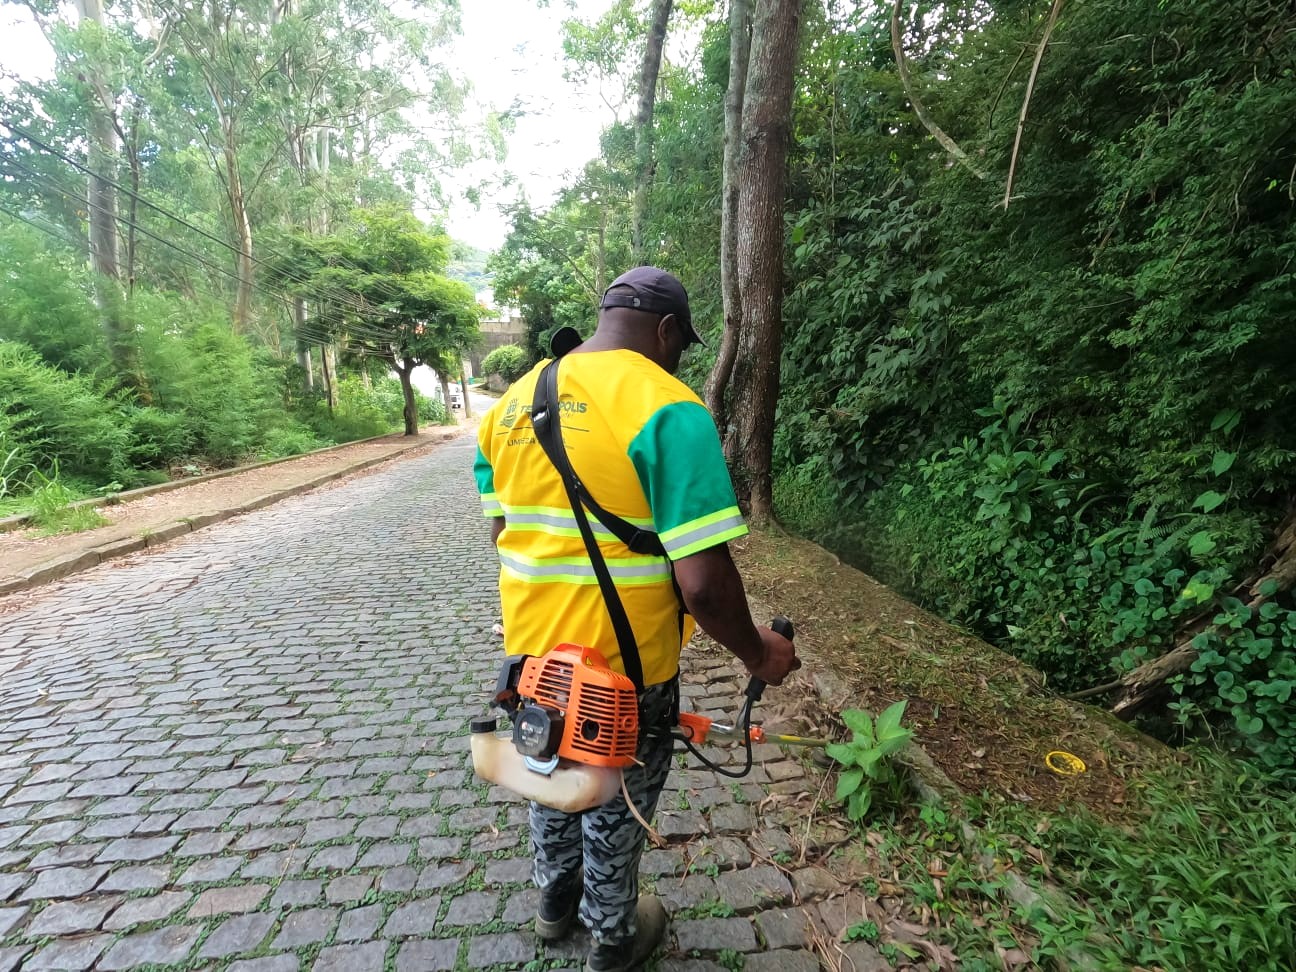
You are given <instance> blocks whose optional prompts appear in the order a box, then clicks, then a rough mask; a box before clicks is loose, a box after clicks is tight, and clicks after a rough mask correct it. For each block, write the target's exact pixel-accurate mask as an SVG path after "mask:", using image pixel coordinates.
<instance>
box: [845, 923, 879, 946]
mask: <svg viewBox="0 0 1296 972" xmlns="http://www.w3.org/2000/svg"><path fill="white" fill-rule="evenodd" d="M880 934H881V932H880V931H879V929H878V926H877V923H876V922H872V921H857V922H856V923H855V924H853V925H851V926H850V927H849V928H847V929H846V931H845V932H843V933H842V938H843V939H845V940H846V941H848V942H876V941H877V940H878V935H880Z"/></svg>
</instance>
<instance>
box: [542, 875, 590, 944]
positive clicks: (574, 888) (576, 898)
mask: <svg viewBox="0 0 1296 972" xmlns="http://www.w3.org/2000/svg"><path fill="white" fill-rule="evenodd" d="M583 888H584V873H583V872H580V871H578V872H577V873H576V877H575V878H574V879H573V880H572V881H570V882H567V881H564V882H562V883H561V884H558V885H555V886H554V887H552V888H550V889H549V890H548V891H541V892H540V908H539V909H538V911H537V912H536V920H535V933H536V938H539V939H543V940H544V941H546V942H556V941H558V940H560V939H563V938H566V937H567V933H568V932H569V931H571V926H572V922H574V921H575V920H576V911H577V909H579V908H580V902H581V892H582V890H583Z"/></svg>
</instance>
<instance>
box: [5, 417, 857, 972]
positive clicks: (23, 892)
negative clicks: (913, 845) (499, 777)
mask: <svg viewBox="0 0 1296 972" xmlns="http://www.w3.org/2000/svg"><path fill="white" fill-rule="evenodd" d="M471 448H472V444H471V437H465V438H463V439H461V440H457V441H455V442H453V443H451V444H450V445H448V446H446V447H444V448H442V449H439V450H437V451H435V452H433V453H432V454H431V455H429V456H426V457H422V458H419V459H415V460H411V461H409V462H405V463H401V464H398V465H396V466H394V467H392V468H390V469H387V470H384V471H382V472H381V473H378V474H375V475H370V476H366V477H362V478H358V479H356V480H353V481H351V482H348V483H346V484H344V485H342V486H340V487H338V488H334V489H329V490H325V491H320V492H316V493H313V494H309V495H306V496H302V497H297V498H294V499H292V500H288V501H285V502H283V503H281V504H278V505H276V506H273V507H271V508H268V509H265V510H261V511H258V512H256V513H253V514H249V515H247V516H244V517H241V518H238V519H236V520H233V521H229V522H227V523H224V524H221V525H218V526H214V527H212V528H210V529H207V530H204V531H202V532H201V533H198V534H195V535H193V536H191V537H188V538H186V539H184V540H181V541H178V542H176V543H174V544H172V545H170V546H168V547H166V548H163V549H162V550H161V552H158V553H153V554H149V555H147V556H134V557H131V558H128V559H125V560H122V561H118V562H116V563H114V564H113V565H110V566H105V567H100V568H97V569H94V570H91V571H88V572H86V573H84V574H81V575H79V576H78V577H76V578H75V579H72V580H70V581H68V582H65V583H62V584H60V585H57V586H56V587H52V588H49V589H48V590H46V591H45V592H43V593H41V594H40V595H38V596H37V597H35V598H34V599H32V600H31V601H30V602H29V603H26V604H25V605H24V606H22V607H21V608H20V609H19V610H16V611H10V612H9V613H5V614H0V972H11V970H14V969H23V970H27V969H32V970H36V969H78V970H80V969H105V970H107V969H137V968H168V969H171V968H185V969H209V968H210V969H229V970H232V972H290V970H299V969H300V970H314V972H326V970H337V972H368V970H381V969H393V968H394V969H398V970H438V969H487V968H508V969H518V968H523V967H526V968H534V969H542V968H560V967H564V966H576V965H579V961H580V956H581V955H582V954H583V949H584V948H585V947H586V946H587V940H582V939H581V938H576V939H574V940H573V941H572V942H570V943H568V944H566V945H564V946H562V947H560V948H557V949H545V948H544V947H542V946H540V945H539V944H538V943H537V942H536V940H535V939H534V937H533V936H532V934H531V932H530V930H529V929H528V927H527V925H528V923H529V921H530V918H531V916H532V914H533V908H534V903H535V902H534V892H532V891H530V890H528V889H527V882H528V866H529V862H528V859H527V850H526V844H525V827H524V826H523V821H524V819H525V814H524V808H523V807H522V806H521V805H520V804H519V803H517V802H515V801H513V800H512V799H510V797H509V795H508V794H507V793H505V792H503V791H501V790H498V789H495V788H487V787H486V786H484V785H482V784H481V783H480V782H479V781H476V780H474V778H473V776H472V772H471V768H470V764H469V762H468V759H467V739H466V734H465V724H466V720H467V719H468V718H469V717H470V716H471V715H473V714H476V713H478V712H480V711H482V708H483V704H482V700H483V698H484V696H485V691H484V690H485V688H486V686H487V685H488V684H493V680H494V676H495V672H496V669H497V666H498V658H499V646H498V639H496V638H494V637H493V636H492V635H491V633H490V628H491V625H492V623H493V622H494V620H495V616H494V615H495V612H496V610H497V608H496V598H495V589H494V576H495V562H494V558H493V553H492V551H491V549H490V545H489V542H488V539H487V529H486V527H485V525H484V524H483V522H482V520H481V518H480V515H479V512H478V508H477V502H476V497H475V493H474V491H473V487H472V481H471V475H470V471H469V465H470V461H471ZM689 668H690V671H691V680H692V685H691V687H690V690H689V691H690V694H691V695H692V696H693V697H694V698H695V700H696V701H697V702H698V703H700V705H701V707H703V708H706V707H707V705H708V704H710V705H712V706H720V705H721V704H723V705H725V706H727V705H728V704H729V703H730V702H731V701H732V700H733V699H735V698H736V696H737V691H738V685H737V683H736V682H735V681H733V674H734V671H735V669H734V667H733V665H732V664H730V663H729V661H728V660H727V659H725V658H721V657H717V656H706V655H702V656H699V657H697V658H696V659H695V661H694V662H693V663H690V665H689ZM765 755H766V756H772V757H773V758H774V760H775V761H773V762H769V763H766V764H765V765H764V766H763V767H761V768H760V769H758V770H757V773H756V774H755V775H754V776H753V777H752V781H751V782H746V783H744V784H742V785H730V784H728V783H727V782H725V781H722V780H721V779H720V778H718V777H716V776H714V775H713V774H710V773H705V772H701V771H699V770H696V769H689V770H684V771H680V772H677V773H676V774H675V775H674V777H673V780H672V783H671V784H670V790H669V791H668V793H667V794H666V795H665V796H664V797H663V801H662V810H661V812H659V815H658V824H659V827H660V829H661V832H662V834H663V835H664V836H665V837H667V838H668V839H669V840H670V841H671V842H672V843H671V845H670V846H668V847H666V848H663V849H656V850H652V851H650V852H649V853H648V854H647V855H646V857H645V867H644V871H645V876H646V880H648V881H649V882H651V883H653V884H654V886H655V887H656V889H657V890H658V892H659V893H661V894H662V895H663V897H664V898H665V899H666V901H667V903H668V906H669V907H670V908H671V909H672V910H673V912H674V924H673V936H674V937H673V939H672V946H673V949H674V951H673V957H668V958H666V959H665V960H664V962H663V963H662V966H661V967H662V968H663V969H676V970H689V969H693V970H699V972H701V970H706V969H718V968H722V967H724V968H735V967H738V966H739V965H741V964H742V963H743V962H745V967H746V968H747V969H752V970H761V969H774V968H777V969H779V970H780V972H800V970H813V969H816V968H818V967H819V965H818V962H817V961H816V959H815V958H814V957H813V954H812V953H811V952H810V951H808V950H807V949H806V948H805V947H804V946H805V945H806V942H807V940H808V938H814V937H815V936H816V934H822V931H823V929H824V928H827V929H829V934H831V935H832V936H833V937H835V935H836V931H837V930H839V929H840V928H841V927H842V926H843V924H844V923H846V924H848V923H849V922H850V920H851V914H852V910H858V908H859V906H860V905H859V901H858V900H856V899H857V898H858V896H857V895H847V896H843V897H836V898H834V899H832V900H821V899H827V898H828V897H829V896H831V895H833V894H835V893H837V892H840V890H841V889H840V888H838V887H837V886H836V885H835V884H834V883H833V881H832V879H831V878H830V877H829V876H828V875H827V873H826V872H824V871H821V870H818V869H804V870H800V871H798V870H794V869H790V868H788V867H787V866H779V865H786V864H787V862H788V861H789V860H790V856H791V853H790V852H791V850H792V847H791V844H790V842H789V840H788V838H787V836H786V835H785V834H784V832H783V831H781V830H779V829H777V828H774V829H771V828H768V827H766V826H763V825H761V823H760V822H759V821H758V820H757V818H756V816H755V815H754V812H753V810H754V803H755V801H756V800H758V799H760V798H761V797H762V796H763V795H764V793H765V792H766V787H769V786H772V787H774V788H775V789H778V788H783V789H788V788H796V787H802V786H804V785H806V784H805V781H804V780H802V779H800V777H801V775H802V770H801V769H800V767H799V765H798V764H796V763H793V762H790V761H785V760H782V759H781V757H780V756H779V755H778V754H777V753H772V754H771V753H767V754H765ZM775 862H778V863H777V864H776V863H775ZM794 902H795V904H794ZM838 912H840V914H839V913H838ZM743 956H746V957H745V959H744V958H743ZM875 957H876V953H873V954H872V955H868V954H863V953H859V952H857V953H856V955H855V958H856V959H857V962H856V967H857V968H858V969H860V970H863V969H865V968H869V967H871V960H872V959H874V958H875ZM717 962H723V963H724V964H723V965H720V964H716V963H717Z"/></svg>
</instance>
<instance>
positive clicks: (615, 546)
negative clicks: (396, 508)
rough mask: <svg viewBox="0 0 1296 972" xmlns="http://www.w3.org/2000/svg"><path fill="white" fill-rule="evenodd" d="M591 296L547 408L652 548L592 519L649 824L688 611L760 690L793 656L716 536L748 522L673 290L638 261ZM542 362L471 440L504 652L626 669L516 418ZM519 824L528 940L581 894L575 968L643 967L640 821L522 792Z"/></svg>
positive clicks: (637, 787)
mask: <svg viewBox="0 0 1296 972" xmlns="http://www.w3.org/2000/svg"><path fill="white" fill-rule="evenodd" d="M599 306H600V310H599V320H598V329H597V330H596V331H595V333H594V335H593V337H591V338H590V339H589V340H587V341H585V342H584V343H583V344H581V345H579V346H578V347H576V348H575V349H573V350H572V351H570V352H569V353H568V354H566V355H565V356H564V357H563V358H562V359H561V364H560V366H559V371H558V386H557V387H558V409H557V412H558V418H559V420H560V422H561V431H562V439H563V443H564V445H565V447H566V451H567V454H568V456H569V459H570V462H571V465H572V468H573V469H574V470H575V473H576V475H577V476H578V477H579V478H580V479H581V481H582V482H583V484H584V486H585V488H586V489H587V491H588V493H589V495H590V496H592V497H593V499H594V501H595V502H596V503H597V504H598V505H600V506H601V507H602V508H603V509H605V510H607V511H608V512H609V513H612V514H613V515H615V516H619V517H621V518H623V519H625V520H628V521H630V522H631V523H633V524H635V525H636V526H639V527H643V528H644V529H647V530H651V531H654V532H655V533H656V534H657V536H658V538H659V539H660V541H661V545H662V547H664V549H665V552H666V557H653V556H642V555H640V554H636V553H633V552H632V551H630V550H629V548H628V547H627V546H626V545H624V544H623V543H621V541H619V540H617V539H616V537H615V536H614V535H613V532H612V531H610V530H608V529H605V528H604V527H603V526H601V525H600V523H599V522H597V521H596V520H595V519H594V517H593V516H591V517H590V524H591V526H592V527H593V529H594V532H595V537H596V541H597V543H598V547H599V551H600V553H601V554H602V557H603V560H604V561H605V562H606V564H607V568H608V572H609V573H610V574H611V576H612V578H613V582H614V583H615V585H616V592H617V595H618V597H619V599H620V600H621V602H622V604H623V606H624V609H625V613H626V615H627V616H628V618H629V620H630V623H631V626H632V628H633V632H634V643H635V644H636V645H637V651H638V656H639V660H640V663H641V666H642V681H643V685H644V688H643V690H642V691H641V692H640V694H639V709H640V738H639V750H638V753H637V754H636V755H637V758H638V760H639V764H638V765H636V766H634V767H631V768H630V769H628V770H626V772H625V782H626V787H627V790H628V792H629V795H630V798H631V800H632V801H633V802H634V804H635V808H636V809H637V810H638V812H639V813H640V814H641V815H642V816H643V818H644V819H645V820H646V819H648V818H650V817H651V816H652V814H653V812H654V810H655V808H656V804H657V798H658V796H659V795H660V793H661V789H662V786H663V784H664V783H665V782H666V776H667V774H668V772H669V770H670V757H671V752H672V740H671V737H670V734H669V733H670V728H671V725H670V723H671V720H672V717H673V713H674V711H675V707H676V703H677V699H678V673H679V659H680V650H681V648H682V646H683V644H684V643H685V642H687V641H688V639H689V637H690V636H691V635H692V633H693V627H694V622H693V619H696V621H697V623H698V624H700V625H701V626H702V628H703V629H704V630H705V631H706V632H707V634H709V635H710V636H711V637H712V638H714V639H715V640H716V641H718V642H719V643H720V644H722V645H724V646H725V647H726V648H728V649H729V650H730V651H732V652H733V653H734V654H735V655H737V656H738V658H739V659H741V660H742V662H743V663H744V664H745V665H746V666H747V669H748V670H749V671H750V672H751V673H752V674H754V675H757V676H759V677H760V678H762V679H764V680H765V681H766V682H768V683H770V684H771V685H778V684H780V683H781V682H782V681H783V678H784V677H785V676H786V675H787V674H788V672H789V671H791V670H792V669H794V668H798V667H800V662H799V660H798V659H797V658H796V652H795V649H794V648H793V646H792V643H791V642H790V641H788V640H787V639H785V638H783V637H781V636H780V635H778V634H776V633H774V632H773V631H771V630H770V629H768V628H764V627H758V626H757V625H756V624H755V623H754V622H753V621H752V618H751V614H750V612H749V610H748V607H747V600H746V596H745V594H744V592H743V585H742V579H741V578H740V577H739V575H738V571H737V568H736V567H735V566H734V563H733V560H732V559H731V558H730V556H729V549H728V546H727V542H728V541H729V540H732V539H734V538H735V537H739V536H742V535H743V534H745V533H746V532H747V527H746V525H745V524H744V523H743V520H742V516H741V514H740V513H739V511H738V505H737V502H736V500H735V498H734V493H733V487H732V486H731V484H730V481H729V473H728V470H727V469H726V467H725V463H724V457H723V454H722V453H721V448H720V438H719V435H718V434H717V432H716V428H715V423H714V422H713V421H712V419H711V415H710V413H709V412H708V411H707V410H706V407H705V406H704V405H703V404H702V402H701V401H700V400H699V399H698V397H697V396H696V395H695V394H693V392H692V391H690V390H689V389H688V387H687V386H685V385H684V384H683V383H681V382H680V381H679V380H678V379H676V378H674V377H673V376H674V374H675V372H676V370H677V369H678V368H679V362H680V356H681V355H682V354H683V352H684V350H685V348H687V347H688V346H689V345H690V344H694V343H698V344H700V343H701V341H700V339H699V338H698V336H697V332H696V331H694V330H693V325H692V320H691V317H690V314H689V307H688V296H687V294H686V293H685V291H684V287H683V285H682V284H681V283H680V282H679V281H678V280H677V279H676V278H675V277H673V276H671V275H670V274H668V273H666V272H664V271H662V270H658V269H656V268H655V267H638V268H636V269H634V270H631V271H629V272H628V273H626V274H623V275H622V276H620V277H618V278H617V279H616V280H615V281H614V282H613V283H612V286H611V287H609V288H608V289H607V291H606V293H605V294H604V295H603V299H602V301H601V303H600V305H599ZM544 365H545V362H542V363H541V364H539V365H537V366H536V367H535V368H534V369H532V370H531V372H530V373H529V374H527V375H524V376H523V377H522V378H521V379H519V380H518V381H517V382H516V383H515V384H514V385H513V387H512V388H510V389H509V391H508V392H507V393H506V394H505V396H504V398H503V399H501V400H500V401H499V402H498V403H496V405H495V406H494V408H492V409H491V410H490V412H488V413H487V415H486V416H485V417H484V418H483V419H482V423H481V428H480V431H479V433H478V452H477V461H476V464H475V471H476V476H477V484H478V489H479V491H480V492H481V496H482V505H483V508H484V511H485V513H486V515H487V516H488V517H493V520H492V525H491V536H492V539H493V540H494V541H495V544H496V548H497V550H498V552H499V557H500V565H501V569H500V599H501V602H502V605H503V612H504V648H505V651H506V652H508V653H509V654H523V653H524V654H531V655H542V654H544V653H545V652H547V651H548V650H549V649H551V648H553V647H554V646H556V645H558V644H561V643H564V642H568V643H573V644H579V645H588V646H592V647H594V648H596V649H598V650H599V651H600V652H601V653H602V654H603V655H604V657H606V658H607V660H608V662H609V664H610V665H611V666H612V667H613V668H615V669H617V670H618V671H623V672H624V671H625V670H626V669H625V664H624V661H623V659H622V657H621V651H620V647H619V645H618V640H617V636H616V634H615V632H614V630H613V624H612V621H611V620H610V617H609V611H608V606H607V604H606V602H605V601H604V599H603V596H602V593H601V591H600V588H599V586H598V584H597V583H596V581H595V574H594V567H593V561H592V560H591V558H590V556H589V551H588V550H587V548H586V547H585V544H584V542H583V541H582V539H581V536H580V533H579V530H578V525H577V520H576V518H575V516H574V514H573V512H572V507H571V505H570V503H569V502H568V498H567V493H566V490H565V487H564V485H563V480H562V477H561V476H560V475H559V473H558V472H557V470H556V469H555V468H554V466H553V464H552V463H551V462H550V460H549V458H548V457H547V456H546V454H545V452H544V449H543V448H542V446H541V445H540V444H539V443H538V442H537V441H536V436H535V433H534V429H533V428H532V426H531V418H530V412H531V406H532V403H533V402H534V401H535V388H536V383H537V381H538V379H539V377H540V374H541V371H542V370H543V368H544ZM672 571H673V575H674V583H672ZM676 585H678V594H677V593H676ZM681 598H682V599H683V602H684V608H686V609H687V614H684V613H683V612H682V611H681V607H680V599H681ZM690 616H691V617H690ZM530 825H531V844H532V849H533V852H534V854H535V866H534V871H533V873H534V877H535V881H536V885H537V886H538V887H539V889H540V893H541V897H540V908H539V914H538V915H537V918H536V933H537V935H539V936H540V937H541V938H544V939H549V940H556V939H559V938H562V937H563V936H564V935H565V934H566V933H567V931H568V929H569V928H570V926H571V923H572V920H573V918H574V917H575V915H576V912H577V906H578V905H579V911H580V917H581V920H582V921H583V922H584V923H585V924H586V925H587V926H589V929H590V931H591V933H592V934H593V937H594V943H595V945H594V948H593V949H592V950H591V952H590V954H589V957H588V959H587V961H586V965H585V968H586V970H587V972H620V970H624V969H632V968H636V967H638V966H639V965H640V964H642V963H643V962H644V961H645V960H646V959H647V958H648V957H649V956H650V955H651V954H652V952H653V951H654V950H655V949H656V947H657V945H658V944H659V943H660V941H661V939H662V936H663V934H664V933H665V928H666V915H665V912H664V910H663V909H662V906H661V903H660V902H659V901H658V900H657V899H656V898H655V897H651V896H649V897H645V898H644V899H642V900H641V899H640V898H639V856H640V854H641V852H642V850H643V843H644V830H643V827H642V826H641V825H640V824H639V823H638V821H637V820H636V819H635V817H634V815H633V813H632V811H631V809H630V808H629V807H627V805H626V801H625V799H624V797H617V798H616V799H615V800H613V801H611V802H609V803H607V804H604V805H603V806H601V807H596V808H595V809H593V810H589V811H586V812H585V813H584V814H567V813H561V812H559V811H556V810H552V809H550V808H547V807H543V806H540V805H538V804H534V803H533V804H532V805H531V814H530ZM582 869H583V879H582ZM582 880H583V896H582Z"/></svg>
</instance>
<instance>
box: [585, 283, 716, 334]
mask: <svg viewBox="0 0 1296 972" xmlns="http://www.w3.org/2000/svg"><path fill="white" fill-rule="evenodd" d="M613 291H616V293H613ZM604 307H629V308H631V309H633V310H641V311H648V312H649V313H651V314H661V315H662V316H663V317H664V316H665V315H667V314H674V315H675V317H676V319H678V320H679V322H680V323H681V324H683V325H684V334H685V337H687V338H688V343H689V344H703V343H704V342H703V340H702V339H701V338H700V337H698V333H697V331H695V330H694V329H693V315H692V314H691V313H690V312H689V303H688V293H687V291H685V290H684V285H683V284H682V283H680V282H679V279H678V278H676V277H675V276H674V275H672V274H669V273H667V272H666V271H665V270H659V269H658V268H657V267H635V268H634V269H633V270H628V271H626V272H625V273H623V274H621V276H619V277H617V278H616V279H615V280H613V281H612V286H610V287H608V289H607V290H606V291H604V292H603V300H602V301H601V302H600V303H599V308H600V309H602V308H604Z"/></svg>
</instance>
